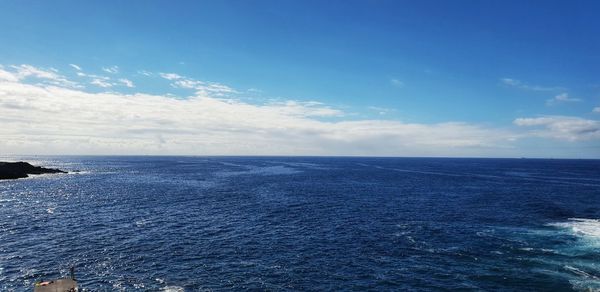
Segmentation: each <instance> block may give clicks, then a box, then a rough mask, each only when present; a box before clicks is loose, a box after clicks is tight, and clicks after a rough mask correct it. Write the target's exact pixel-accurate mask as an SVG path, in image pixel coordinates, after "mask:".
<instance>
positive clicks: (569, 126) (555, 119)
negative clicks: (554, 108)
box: [514, 116, 600, 141]
mask: <svg viewBox="0 0 600 292" xmlns="http://www.w3.org/2000/svg"><path fill="white" fill-rule="evenodd" d="M514 124H515V125H517V126H523V127H534V128H536V129H535V130H533V131H532V132H531V134H533V135H534V136H538V137H544V138H553V139H560V140H568V141H580V140H591V139H599V138H600V121H596V120H587V119H582V118H579V117H568V116H545V117H537V118H518V119H515V120H514Z"/></svg>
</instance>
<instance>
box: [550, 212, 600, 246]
mask: <svg viewBox="0 0 600 292" xmlns="http://www.w3.org/2000/svg"><path fill="white" fill-rule="evenodd" d="M548 225H549V226H553V227H557V228H561V229H564V230H567V231H569V232H570V233H572V234H573V235H576V236H578V237H580V238H583V239H586V240H589V241H591V242H595V243H597V244H598V245H600V220H599V219H586V218H569V221H567V222H557V223H550V224H548Z"/></svg>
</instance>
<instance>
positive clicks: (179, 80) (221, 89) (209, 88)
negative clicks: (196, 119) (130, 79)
mask: <svg viewBox="0 0 600 292" xmlns="http://www.w3.org/2000/svg"><path fill="white" fill-rule="evenodd" d="M159 75H160V76H161V77H162V78H164V79H167V80H169V81H172V83H171V86H172V87H174V88H187V89H195V90H196V94H197V95H199V96H219V97H224V96H227V95H230V94H234V93H238V91H237V90H235V89H233V88H231V87H229V86H227V85H223V84H220V83H216V82H207V81H200V80H194V79H191V78H188V77H184V76H181V75H179V74H175V73H160V74H159Z"/></svg>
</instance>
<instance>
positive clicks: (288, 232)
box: [0, 157, 600, 291]
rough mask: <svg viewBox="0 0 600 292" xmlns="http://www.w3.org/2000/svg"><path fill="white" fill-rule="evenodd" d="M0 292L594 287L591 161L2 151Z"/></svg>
mask: <svg viewBox="0 0 600 292" xmlns="http://www.w3.org/2000/svg"><path fill="white" fill-rule="evenodd" d="M0 158H1V159H0V160H26V161H30V162H32V163H34V164H39V165H45V166H51V167H59V168H62V169H66V170H70V171H74V170H79V172H77V173H70V174H66V175H60V174H59V175H41V176H34V177H31V178H27V179H21V180H13V181H0V290H1V291H31V290H32V287H33V283H35V282H36V281H38V280H41V279H51V278H56V277H61V276H66V275H67V274H68V268H69V266H71V265H74V266H75V267H76V276H77V278H78V280H79V283H80V285H81V286H82V287H83V288H84V289H85V290H88V291H119V290H123V291H125V290H126V291H130V290H141V291H160V290H162V291H197V290H222V289H231V290H246V289H258V290H276V291H278V290H360V291H362V290H424V291H427V290H455V289H462V290H494V291H512V290H520V291H523V290H528V291H530V290H536V291H569V290H579V291H600V221H598V219H599V218H600V161H598V160H535V159H449V158H445V159H442V158H439V159H438V158H315V157H0Z"/></svg>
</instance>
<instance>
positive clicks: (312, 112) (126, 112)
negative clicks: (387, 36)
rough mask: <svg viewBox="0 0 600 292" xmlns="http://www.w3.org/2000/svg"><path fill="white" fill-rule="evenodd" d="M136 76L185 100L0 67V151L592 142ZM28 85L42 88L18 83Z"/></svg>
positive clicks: (564, 125)
mask: <svg viewBox="0 0 600 292" xmlns="http://www.w3.org/2000/svg"><path fill="white" fill-rule="evenodd" d="M75 69H76V68H75ZM77 72H78V73H81V74H84V76H83V77H85V78H92V79H93V80H92V83H94V82H95V83H97V84H95V85H97V86H100V87H101V88H102V87H112V86H114V85H115V84H117V83H116V82H119V83H120V84H121V86H127V87H133V86H134V84H133V82H132V81H130V80H129V79H125V78H120V79H117V80H116V82H115V83H112V82H111V81H110V80H112V79H108V77H104V78H102V77H100V76H96V75H91V74H85V73H83V72H79V70H77ZM144 73H148V74H143V73H140V74H142V75H143V76H150V75H156V76H161V77H162V78H164V79H165V80H166V81H167V82H170V83H171V86H173V87H178V88H190V89H192V90H193V91H194V92H195V93H194V94H192V95H191V96H188V97H184V98H182V97H179V98H174V97H173V96H172V95H152V94H144V93H135V94H124V93H119V92H100V93H96V92H89V91H86V90H84V89H82V88H78V87H77V86H73V85H77V83H74V82H72V81H69V80H67V79H66V78H65V77H64V76H62V75H60V74H58V72H57V71H52V70H51V71H44V70H41V69H38V68H35V67H32V66H28V65H22V66H15V67H10V68H9V67H0V121H1V123H2V127H1V128H0V149H2V150H3V153H23V154H27V153H34V154H194V155H220V154H222V155H244V154H248V155H379V156H490V155H494V156H518V155H520V154H519V153H518V149H515V147H514V146H513V144H514V142H515V141H516V140H518V139H520V138H522V137H528V136H535V137H544V138H554V139H563V140H568V141H577V140H586V139H588V140H589V139H598V138H600V137H599V134H598V133H599V131H598V129H599V128H600V126H599V124H598V122H597V121H591V120H584V119H580V118H574V117H541V118H519V119H517V120H515V122H514V124H515V125H517V126H522V127H515V129H510V128H507V129H500V128H494V127H489V126H482V125H477V124H469V123H463V122H445V123H435V124H421V123H405V122H401V121H395V120H370V119H368V120H352V119H350V118H348V117H350V116H352V115H348V114H347V113H345V112H344V111H342V110H340V109H336V108H333V107H330V106H327V105H325V104H322V103H320V102H315V101H312V102H306V101H304V102H301V101H294V100H283V101H278V102H266V103H261V104H253V103H248V102H244V101H242V99H235V98H233V97H232V96H231V95H236V94H239V92H240V91H237V90H235V89H233V88H231V87H229V86H226V85H223V84H219V83H214V82H206V81H199V80H194V79H191V78H187V77H184V76H181V75H178V74H175V73H160V74H155V73H151V72H145V71H144ZM26 76H35V77H36V78H38V79H40V80H42V82H34V83H31V82H26ZM83 77H82V78H83ZM148 78H152V77H148ZM103 82H104V83H106V84H104V83H103ZM107 84H108V85H107ZM530 128H531V130H530Z"/></svg>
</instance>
